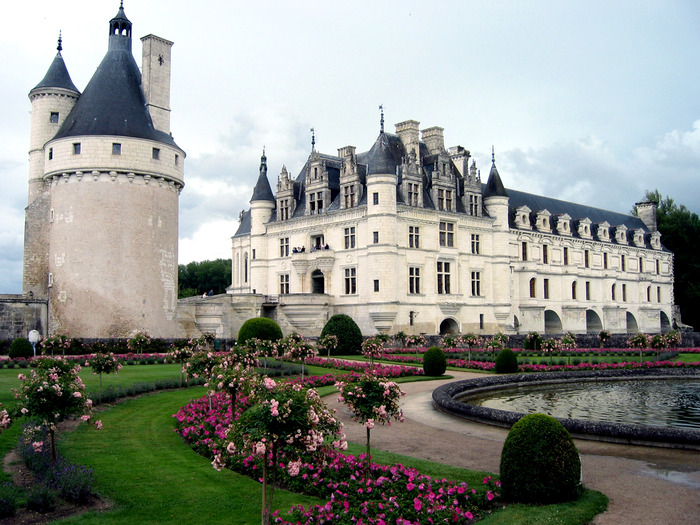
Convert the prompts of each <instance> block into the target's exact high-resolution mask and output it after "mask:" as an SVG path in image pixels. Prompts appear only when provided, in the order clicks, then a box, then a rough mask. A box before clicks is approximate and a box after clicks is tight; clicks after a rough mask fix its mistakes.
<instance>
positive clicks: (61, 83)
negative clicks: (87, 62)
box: [30, 38, 80, 94]
mask: <svg viewBox="0 0 700 525" xmlns="http://www.w3.org/2000/svg"><path fill="white" fill-rule="evenodd" d="M57 49H58V53H56V57H55V58H54V59H53V62H51V65H50V66H49V70H48V71H47V72H46V75H44V78H43V79H42V81H41V82H39V83H38V84H37V85H36V86H34V88H33V89H32V91H34V90H36V89H42V88H63V89H68V90H70V91H75V92H76V93H78V94H80V91H78V88H77V87H75V84H73V81H72V80H71V78H70V75H69V74H68V68H67V67H66V63H65V62H64V61H63V56H61V50H62V49H63V47H62V46H61V39H60V38H59V39H58V48H57ZM32 91H30V93H31V92H32Z"/></svg>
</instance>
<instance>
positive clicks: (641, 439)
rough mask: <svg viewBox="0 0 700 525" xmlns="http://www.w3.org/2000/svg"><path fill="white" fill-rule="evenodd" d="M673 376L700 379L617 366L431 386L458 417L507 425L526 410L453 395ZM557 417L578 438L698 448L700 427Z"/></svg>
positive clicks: (691, 373)
mask: <svg viewBox="0 0 700 525" xmlns="http://www.w3.org/2000/svg"><path fill="white" fill-rule="evenodd" d="M674 377H678V378H697V379H698V380H700V370H696V369H690V368H681V369H669V368H662V369H658V368H657V369H634V370H629V369H618V370H587V371H575V372H573V371H571V372H568V371H567V372H547V373H534V374H508V375H500V376H488V377H483V378H478V379H465V380H462V381H454V382H452V383H448V384H446V385H442V386H440V387H438V388H436V389H435V390H434V391H433V404H434V406H435V408H436V409H437V410H439V411H441V412H445V413H447V414H450V415H453V416H456V417H459V418H462V419H467V420H470V421H476V422H478V423H484V424H488V425H494V426H499V427H504V428H510V427H511V426H513V424H514V423H515V422H516V421H518V420H519V419H520V418H521V417H523V416H524V415H525V414H524V413H521V412H509V411H506V410H498V409H492V408H486V407H482V406H477V405H470V404H469V403H465V402H462V401H457V400H456V398H457V397H459V396H464V395H465V394H476V393H480V392H486V391H493V390H499V389H502V388H505V387H512V386H525V385H528V384H535V383H538V384H557V383H567V382H577V381H601V380H603V381H604V380H616V379H634V378H644V379H669V378H674ZM557 419H558V420H559V421H560V422H561V423H562V425H564V427H565V428H566V429H567V430H568V431H569V432H570V433H571V435H572V437H574V438H578V439H588V440H594V441H606V442H610V443H621V444H626V445H645V446H653V447H665V448H677V449H685V450H700V430H697V429H684V428H668V427H657V426H648V425H632V424H626V423H608V422H603V421H584V420H581V419H566V418H557Z"/></svg>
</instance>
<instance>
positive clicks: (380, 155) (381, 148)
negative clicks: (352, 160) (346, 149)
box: [358, 131, 405, 175]
mask: <svg viewBox="0 0 700 525" xmlns="http://www.w3.org/2000/svg"><path fill="white" fill-rule="evenodd" d="M404 154H405V153H404V147H403V143H402V142H401V139H400V138H399V137H398V136H397V135H393V134H391V133H385V132H384V131H382V132H380V133H379V136H378V137H377V140H376V141H375V142H374V144H373V145H372V147H371V148H370V150H369V151H368V152H367V153H366V154H364V155H362V157H361V159H358V160H360V162H362V163H363V164H366V165H367V174H368V175H373V174H379V173H396V166H398V165H399V164H401V158H402V156H403V155H404Z"/></svg>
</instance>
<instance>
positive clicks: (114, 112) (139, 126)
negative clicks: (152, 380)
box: [55, 6, 176, 145]
mask: <svg viewBox="0 0 700 525" xmlns="http://www.w3.org/2000/svg"><path fill="white" fill-rule="evenodd" d="M109 26H110V35H109V47H108V50H107V54H106V55H105V57H104V58H103V59H102V62H101V63H100V65H99V66H98V68H97V71H95V74H94V75H93V76H92V79H91V80H90V82H89V83H88V85H87V87H86V88H85V91H84V92H83V94H82V96H81V97H80V98H79V99H78V102H77V103H76V104H75V106H74V107H73V110H72V111H71V113H70V115H68V117H67V118H66V120H65V122H64V123H63V125H62V126H61V128H60V129H59V130H58V133H57V134H56V137H55V138H63V137H75V136H81V135H117V136H124V137H136V138H143V139H150V140H155V141H158V142H163V143H166V144H171V145H176V144H175V142H174V141H173V138H172V137H171V136H170V135H168V134H167V133H163V132H162V131H159V130H156V129H155V128H154V127H153V122H152V120H151V114H150V113H149V111H148V108H147V107H146V97H145V95H144V94H143V89H142V88H141V72H140V71H139V68H138V66H137V65H136V61H135V60H134V57H133V55H132V54H131V22H130V21H129V19H128V18H126V15H125V14H124V8H123V6H120V7H119V12H118V13H117V15H116V16H115V17H114V18H113V19H112V20H110V24H109Z"/></svg>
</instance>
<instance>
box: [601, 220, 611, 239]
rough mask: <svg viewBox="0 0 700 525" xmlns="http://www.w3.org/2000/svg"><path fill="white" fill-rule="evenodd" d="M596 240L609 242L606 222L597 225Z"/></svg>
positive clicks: (608, 229) (608, 228) (608, 227)
mask: <svg viewBox="0 0 700 525" xmlns="http://www.w3.org/2000/svg"><path fill="white" fill-rule="evenodd" d="M598 240H599V241H603V242H608V241H610V224H609V223H608V222H607V221H604V222H601V223H598Z"/></svg>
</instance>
